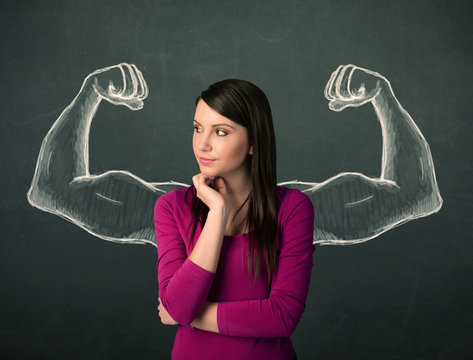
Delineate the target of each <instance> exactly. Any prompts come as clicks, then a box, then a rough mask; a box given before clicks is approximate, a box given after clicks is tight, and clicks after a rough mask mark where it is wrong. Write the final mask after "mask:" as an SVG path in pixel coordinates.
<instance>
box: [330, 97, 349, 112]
mask: <svg viewBox="0 0 473 360" xmlns="http://www.w3.org/2000/svg"><path fill="white" fill-rule="evenodd" d="M347 106H350V103H348V102H347V101H341V100H332V101H330V103H329V104H328V107H329V108H330V110H332V111H337V112H338V111H342V110H343V109H345V108H346V107H347Z"/></svg>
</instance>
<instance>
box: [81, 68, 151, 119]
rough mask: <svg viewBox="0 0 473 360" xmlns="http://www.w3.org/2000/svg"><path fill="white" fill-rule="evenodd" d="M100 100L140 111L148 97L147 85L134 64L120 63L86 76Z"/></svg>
mask: <svg viewBox="0 0 473 360" xmlns="http://www.w3.org/2000/svg"><path fill="white" fill-rule="evenodd" d="M86 81H91V83H92V87H93V89H94V90H95V92H96V93H97V94H98V95H99V96H100V98H102V99H105V100H107V101H108V102H110V103H112V104H114V105H125V106H126V107H128V108H130V109H131V110H140V109H141V108H142V107H143V100H144V99H146V98H147V97H148V85H146V81H145V79H144V78H143V74H142V73H141V71H140V70H138V68H137V67H136V66H135V65H134V64H127V63H121V64H119V65H114V66H109V67H107V68H103V69H99V70H96V71H94V72H93V73H91V74H90V75H89V76H87V79H86Z"/></svg>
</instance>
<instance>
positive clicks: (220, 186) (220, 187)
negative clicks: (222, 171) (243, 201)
mask: <svg viewBox="0 0 473 360" xmlns="http://www.w3.org/2000/svg"><path fill="white" fill-rule="evenodd" d="M215 189H216V190H217V191H218V192H219V193H220V194H222V195H223V194H225V195H226V194H227V187H226V186H225V180H223V178H221V177H218V178H217V181H216V182H215Z"/></svg>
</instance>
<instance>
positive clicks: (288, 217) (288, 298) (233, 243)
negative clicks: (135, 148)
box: [154, 186, 315, 360]
mask: <svg viewBox="0 0 473 360" xmlns="http://www.w3.org/2000/svg"><path fill="white" fill-rule="evenodd" d="M186 190H187V188H182V189H177V190H173V191H171V192H169V193H167V194H165V195H162V196H161V197H160V198H159V199H158V201H157V202H156V206H155V212H154V222H155V229H156V241H157V250H158V261H157V265H156V266H157V270H158V282H159V297H160V298H161V302H162V303H163V306H164V307H165V308H166V310H167V311H168V313H169V315H170V316H171V317H172V318H173V319H174V320H175V321H177V322H178V323H179V324H180V325H178V330H177V334H176V338H175V340H174V345H173V349H172V358H173V359H174V360H180V359H186V360H187V359H196V360H198V359H205V360H211V359H225V360H232V359H238V360H240V359H245V360H251V359H255V360H256V359H257V360H261V359H272V360H277V359H284V360H287V359H292V358H293V356H294V348H293V346H292V343H291V340H290V338H289V336H290V335H291V334H292V332H293V331H294V329H295V328H296V326H297V324H298V323H299V320H300V318H301V316H302V313H303V312H304V308H305V301H306V298H307V293H308V290H309V282H310V276H311V270H312V256H313V252H314V250H315V247H314V245H313V226H314V210H313V206H312V203H311V202H310V199H309V198H308V197H307V196H306V195H305V194H303V193H302V192H300V191H299V190H296V189H289V188H285V187H282V186H278V200H279V212H278V227H279V231H280V234H281V238H280V241H281V243H280V247H279V249H278V260H277V266H276V269H275V272H274V275H273V276H272V279H271V285H270V286H268V274H267V271H266V263H265V261H263V263H262V266H261V269H260V276H259V277H258V281H257V283H256V286H255V284H254V277H253V275H249V274H248V271H247V265H246V264H247V263H246V258H245V256H246V255H247V251H248V250H247V247H246V245H247V241H248V235H247V234H241V235H234V236H225V237H224V239H223V243H222V249H221V253H220V259H219V263H218V267H217V270H216V272H215V273H212V272H210V271H208V270H205V269H204V268H202V267H200V266H199V265H197V264H195V263H194V262H192V261H191V260H189V259H188V256H189V255H190V254H191V252H192V248H190V246H189V240H190V235H191V226H192V214H191V211H190V208H189V206H188V203H189V202H190V196H189V198H188V199H187V203H186V199H185V194H186ZM200 230H201V229H200V228H199V227H198V228H197V229H196V234H195V239H198V238H199V236H200ZM206 301H211V302H218V307H217V325H218V330H219V333H218V334H217V333H213V332H209V331H204V330H200V329H197V328H193V327H191V326H190V325H189V324H190V323H191V322H192V320H194V318H195V317H197V315H198V314H199V313H200V311H201V310H202V307H203V305H204V304H205V302H206Z"/></svg>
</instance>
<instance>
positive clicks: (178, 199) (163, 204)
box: [154, 186, 195, 213]
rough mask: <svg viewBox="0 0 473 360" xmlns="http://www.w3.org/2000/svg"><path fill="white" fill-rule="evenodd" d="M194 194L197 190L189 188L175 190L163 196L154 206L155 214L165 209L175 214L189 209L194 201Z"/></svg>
mask: <svg viewBox="0 0 473 360" xmlns="http://www.w3.org/2000/svg"><path fill="white" fill-rule="evenodd" d="M194 192H195V188H194V187H193V186H189V187H183V188H179V189H174V190H172V191H169V192H167V193H165V194H163V195H161V196H160V197H159V198H158V200H157V201H156V204H155V206H154V210H155V213H156V212H157V211H162V210H163V209H167V210H171V211H173V212H175V211H177V210H179V209H183V208H187V207H188V206H189V205H190V203H191V201H192V196H193V194H194Z"/></svg>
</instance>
